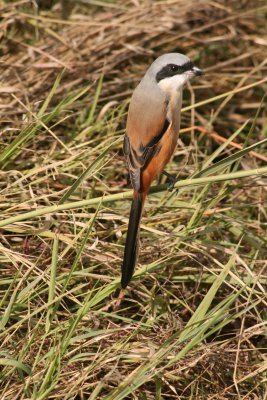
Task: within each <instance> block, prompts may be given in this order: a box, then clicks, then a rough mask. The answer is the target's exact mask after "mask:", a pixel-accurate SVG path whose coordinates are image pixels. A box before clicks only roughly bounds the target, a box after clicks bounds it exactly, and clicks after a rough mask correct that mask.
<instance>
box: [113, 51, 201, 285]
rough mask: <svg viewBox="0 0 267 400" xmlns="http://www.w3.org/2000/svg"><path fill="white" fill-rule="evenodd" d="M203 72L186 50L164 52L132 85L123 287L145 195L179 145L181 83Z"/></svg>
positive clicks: (136, 245)
mask: <svg viewBox="0 0 267 400" xmlns="http://www.w3.org/2000/svg"><path fill="white" fill-rule="evenodd" d="M202 74H203V71H202V70H201V69H200V68H197V67H196V66H195V65H194V64H193V62H192V61H191V60H190V59H189V58H188V57H187V56H186V55H184V54H181V53H168V54H163V55H161V56H160V57H158V58H157V59H156V60H155V61H154V62H153V63H152V64H151V65H150V67H149V68H148V69H147V71H146V73H145V75H144V77H143V78H142V80H141V81H140V83H139V84H138V86H137V87H136V88H135V90H134V91H133V94H132V98H131V100H130V104H129V109H128V116H127V122H126V133H125V135H124V142H123V152H124V157H125V159H126V164H127V167H128V171H129V176H130V182H131V185H132V187H133V200H132V204H131V210H130V217H129V223H128V230H127V236H126V242H125V248H124V257H123V263H122V266H121V288H122V289H126V288H127V286H128V284H129V282H130V280H131V278H132V276H133V273H134V268H135V264H136V262H137V259H138V251H139V230H140V220H141V216H142V211H143V206H144V202H145V199H146V196H147V194H148V192H149V189H150V186H151V183H152V181H153V180H154V179H155V178H156V177H158V176H159V175H160V174H161V173H162V172H163V173H164V172H165V171H164V168H165V166H166V164H167V163H168V161H169V160H170V158H171V156H172V155H173V153H174V150H175V148H176V145H177V138H178V133H179V129H180V113H181V106H182V96H183V87H184V85H185V83H186V82H187V81H188V80H189V79H191V78H192V77H194V76H200V75H202ZM165 174H167V173H165Z"/></svg>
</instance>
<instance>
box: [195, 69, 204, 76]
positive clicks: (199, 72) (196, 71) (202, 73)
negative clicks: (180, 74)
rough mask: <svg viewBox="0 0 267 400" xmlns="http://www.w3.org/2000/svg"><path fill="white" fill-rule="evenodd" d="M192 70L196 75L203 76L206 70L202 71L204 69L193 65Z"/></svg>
mask: <svg viewBox="0 0 267 400" xmlns="http://www.w3.org/2000/svg"><path fill="white" fill-rule="evenodd" d="M192 72H193V74H194V75H195V76H201V75H204V71H202V69H200V68H197V67H193V68H192Z"/></svg>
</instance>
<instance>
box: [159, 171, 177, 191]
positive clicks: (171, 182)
mask: <svg viewBox="0 0 267 400" xmlns="http://www.w3.org/2000/svg"><path fill="white" fill-rule="evenodd" d="M162 174H163V175H165V176H167V178H168V188H167V190H168V191H169V192H172V191H173V189H174V185H175V183H176V182H178V181H179V179H177V178H176V175H172V174H169V173H168V172H166V171H162Z"/></svg>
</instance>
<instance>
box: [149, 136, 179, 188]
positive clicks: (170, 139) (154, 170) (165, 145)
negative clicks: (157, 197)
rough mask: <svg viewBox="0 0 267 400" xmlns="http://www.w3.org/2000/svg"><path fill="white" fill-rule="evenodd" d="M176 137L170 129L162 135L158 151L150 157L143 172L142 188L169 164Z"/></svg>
mask: <svg viewBox="0 0 267 400" xmlns="http://www.w3.org/2000/svg"><path fill="white" fill-rule="evenodd" d="M177 137H178V136H177V133H176V132H174V131H173V130H171V129H170V130H169V131H167V132H166V133H165V134H164V136H163V138H162V140H161V143H160V145H161V147H160V150H159V151H158V153H157V154H156V155H155V156H154V157H152V159H151V161H150V162H149V164H148V165H147V166H146V168H145V170H144V171H143V184H144V187H146V186H147V185H150V183H151V182H152V181H153V179H155V178H156V177H157V176H158V175H159V174H160V173H161V172H162V171H163V169H164V168H165V166H166V164H167V163H168V162H169V160H170V158H171V156H172V155H173V153H174V150H175V147H176V144H177Z"/></svg>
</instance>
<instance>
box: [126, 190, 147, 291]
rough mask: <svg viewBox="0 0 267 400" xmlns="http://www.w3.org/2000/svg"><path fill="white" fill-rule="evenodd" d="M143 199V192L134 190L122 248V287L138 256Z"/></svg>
mask: <svg viewBox="0 0 267 400" xmlns="http://www.w3.org/2000/svg"><path fill="white" fill-rule="evenodd" d="M144 200H145V196H144V193H137V192H134V198H133V201H132V206H131V211H130V218H129V225H128V232H127V237H126V243H125V248H124V258H123V263H122V267H121V287H122V288H123V289H125V288H126V287H127V285H128V283H129V282H130V280H131V278H132V276H133V272H134V267H135V263H136V261H137V257H138V247H139V226H140V219H141V215H142V208H143V203H144Z"/></svg>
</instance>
